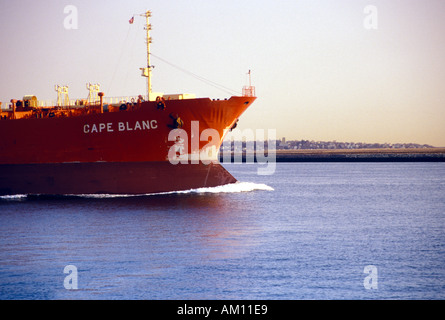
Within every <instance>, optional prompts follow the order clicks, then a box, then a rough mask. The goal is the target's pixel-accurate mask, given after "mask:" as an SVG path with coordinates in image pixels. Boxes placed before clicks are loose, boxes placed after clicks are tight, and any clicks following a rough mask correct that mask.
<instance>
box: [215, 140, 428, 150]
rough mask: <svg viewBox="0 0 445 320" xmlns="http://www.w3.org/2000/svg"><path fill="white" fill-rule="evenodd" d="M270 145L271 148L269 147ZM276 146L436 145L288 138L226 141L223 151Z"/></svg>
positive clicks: (391, 147)
mask: <svg viewBox="0 0 445 320" xmlns="http://www.w3.org/2000/svg"><path fill="white" fill-rule="evenodd" d="M269 145H270V148H269ZM272 148H275V149H276V150H314V149H315V150H316V149H324V150H326V149H331V150H332V149H349V150H352V149H419V148H424V149H425V148H434V146H431V145H427V144H417V143H365V142H337V141H335V140H334V141H314V140H312V141H309V140H289V141H286V138H282V139H281V140H276V141H273V140H272V141H271V140H269V141H257V142H253V141H247V142H246V141H235V142H232V143H227V142H224V143H223V145H222V146H221V150H222V151H229V150H230V151H234V152H242V151H246V150H247V151H252V150H254V149H267V150H270V149H272Z"/></svg>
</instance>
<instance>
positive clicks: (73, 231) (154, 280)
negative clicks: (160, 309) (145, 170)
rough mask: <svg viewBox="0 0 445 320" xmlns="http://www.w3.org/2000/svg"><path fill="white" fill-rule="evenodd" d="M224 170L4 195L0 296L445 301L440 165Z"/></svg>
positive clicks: (444, 202)
mask: <svg viewBox="0 0 445 320" xmlns="http://www.w3.org/2000/svg"><path fill="white" fill-rule="evenodd" d="M226 167H227V168H228V169H229V171H230V172H231V173H232V174H233V175H234V176H235V177H237V178H238V179H239V180H240V181H241V183H240V184H237V185H232V186H228V187H223V188H215V189H206V190H196V191H190V192H185V193H176V194H164V195H153V196H140V197H97V198H91V197H62V198H60V197H59V198H36V197H31V198H29V197H12V198H8V197H3V198H1V199H0V299H167V300H170V299H267V300H269V299H274V300H277V299H278V300H280V299H292V300H293V299H444V298H445V164H444V163H288V164H277V168H276V172H275V173H274V174H272V175H268V176H259V175H257V169H258V166H257V165H255V164H230V165H226ZM66 266H74V268H75V270H77V277H75V276H76V274H75V273H74V272H73V273H68V271H67V273H64V268H65V267H66ZM368 266H373V267H369V268H371V269H369V270H371V273H365V272H364V271H365V268H366V267H368ZM72 270H73V269H72ZM74 278H77V290H70V289H66V288H65V285H66V283H67V282H68V287H69V285H70V284H71V285H74V283H75V282H74V281H73V279H74ZM68 280H70V281H68Z"/></svg>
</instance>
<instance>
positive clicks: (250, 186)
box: [176, 182, 274, 193]
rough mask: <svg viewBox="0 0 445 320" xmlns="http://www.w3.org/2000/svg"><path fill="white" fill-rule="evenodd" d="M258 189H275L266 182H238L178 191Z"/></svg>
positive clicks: (243, 190) (224, 191)
mask: <svg viewBox="0 0 445 320" xmlns="http://www.w3.org/2000/svg"><path fill="white" fill-rule="evenodd" d="M257 190H262V191H273V190H274V189H273V188H272V187H269V186H268V185H265V184H259V183H253V182H237V183H231V184H226V185H223V186H218V187H211V188H198V189H191V190H187V191H178V192H176V193H238V192H252V191H257Z"/></svg>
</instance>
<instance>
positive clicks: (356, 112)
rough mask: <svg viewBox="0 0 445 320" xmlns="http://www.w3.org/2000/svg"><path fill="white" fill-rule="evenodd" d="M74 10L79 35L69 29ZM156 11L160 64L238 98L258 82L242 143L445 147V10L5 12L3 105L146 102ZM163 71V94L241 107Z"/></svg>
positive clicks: (235, 3)
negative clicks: (273, 135) (267, 137)
mask: <svg viewBox="0 0 445 320" xmlns="http://www.w3.org/2000/svg"><path fill="white" fill-rule="evenodd" d="M69 5H72V6H74V7H75V8H76V9H77V17H78V20H77V29H69V28H68V29H67V28H66V23H67V19H68V18H69V16H70V14H72V12H71V11H70V12H68V13H65V12H64V9H65V8H66V6H69ZM368 5H372V6H373V7H372V8H374V9H376V11H372V12H370V11H366V12H365V7H367V6H368ZM147 9H149V10H152V12H153V17H152V19H151V22H152V24H153V31H152V37H153V44H152V51H153V54H155V55H156V56H159V57H161V58H162V59H164V60H167V61H169V62H170V63H172V64H174V65H176V66H179V67H181V68H183V69H186V70H188V71H190V72H193V73H195V74H197V75H199V76H201V77H203V78H206V79H209V80H211V81H213V82H216V83H219V84H221V85H223V86H225V87H228V88H232V89H233V90H235V91H238V92H241V88H242V86H243V85H245V84H246V80H247V77H246V73H247V72H248V70H249V69H250V70H252V81H253V84H254V85H255V86H256V93H257V96H258V99H257V101H256V102H255V103H254V104H253V105H252V107H251V108H250V109H249V110H248V111H247V112H246V113H245V114H244V115H243V117H242V118H241V120H240V123H239V128H241V129H245V128H251V129H256V128H263V129H276V130H277V138H281V137H286V138H287V139H298V140H299V139H307V140H337V141H354V142H380V143H383V142H389V143H397V142H403V143H405V142H415V143H422V144H423V143H427V144H432V145H435V146H445V1H443V0H423V1H422V0H366V1H364V0H336V1H332V0H318V1H317V0H292V1H277V0H275V1H272V0H224V1H215V0H205V1H204V0H200V1H199V0H189V1H184V0H152V1H147V0H145V1H142V0H125V1H110V0H107V1H105V0H101V1H97V0H88V1H81V0H68V1H61V0H32V1H31V0H29V1H28V0H26V1H25V0H0V40H1V45H0V76H1V82H0V101H3V102H4V103H6V102H8V101H9V100H10V99H11V98H21V97H22V96H23V95H26V94H35V95H36V96H37V97H38V98H39V99H42V100H49V99H56V96H57V94H56V92H55V91H54V85H55V84H60V85H65V84H66V85H69V88H70V98H86V97H87V95H88V91H87V90H86V88H85V84H86V83H87V82H91V83H100V84H101V89H102V91H104V92H105V95H106V96H121V95H137V94H145V93H146V89H145V85H146V83H145V78H142V77H141V76H140V70H139V68H140V67H143V66H144V65H145V62H146V58H145V43H144V30H143V26H144V22H145V21H144V18H142V17H138V16H136V17H135V23H134V24H132V25H130V24H129V23H128V20H129V19H130V18H131V17H132V16H133V14H139V13H143V12H145V10H147ZM374 18H377V20H376V19H374ZM70 21H71V20H70ZM370 23H372V26H376V27H377V29H369V28H366V27H365V25H366V26H370ZM70 25H71V26H73V24H70ZM152 64H153V65H155V69H154V72H153V90H154V91H158V92H164V93H179V92H186V93H196V95H197V96H199V97H211V98H225V97H229V96H230V94H229V93H227V92H224V91H220V90H218V89H216V88H214V87H212V86H209V85H207V84H205V83H203V82H201V81H199V80H197V79H195V78H193V77H191V76H189V75H188V74H186V73H183V72H181V71H179V70H177V69H176V68H174V67H172V66H171V65H169V64H166V63H165V62H163V61H161V60H159V59H157V58H155V57H153V58H152Z"/></svg>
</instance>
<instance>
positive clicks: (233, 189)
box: [0, 182, 274, 201]
mask: <svg viewBox="0 0 445 320" xmlns="http://www.w3.org/2000/svg"><path fill="white" fill-rule="evenodd" d="M254 191H274V189H273V188H272V187H270V186H268V185H266V184H261V183H253V182H236V183H231V184H226V185H222V186H217V187H204V188H196V189H190V190H182V191H169V192H160V193H150V194H138V195H134V194H81V195H57V196H54V197H62V198H63V197H70V198H72V197H77V198H92V199H106V198H130V197H147V196H150V197H151V196H160V195H161V196H162V195H175V194H177V195H181V194H190V195H193V194H197V195H205V194H224V193H242V192H254ZM30 197H31V198H34V197H39V195H32V196H31V195H23V194H20V195H10V196H0V200H3V201H8V200H9V201H14V200H16V201H17V200H19V201H20V200H26V199H29V198H30ZM42 197H43V198H47V197H51V196H42Z"/></svg>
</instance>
